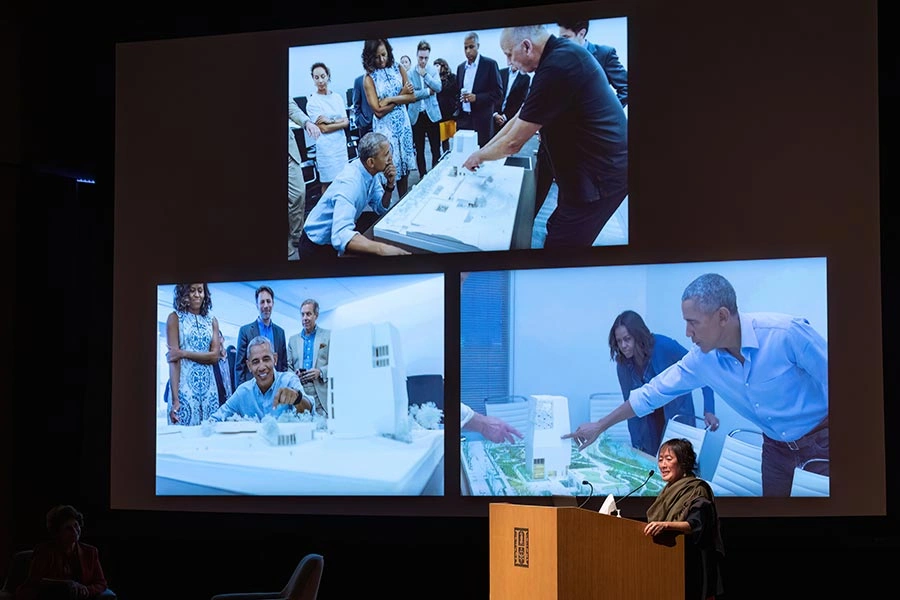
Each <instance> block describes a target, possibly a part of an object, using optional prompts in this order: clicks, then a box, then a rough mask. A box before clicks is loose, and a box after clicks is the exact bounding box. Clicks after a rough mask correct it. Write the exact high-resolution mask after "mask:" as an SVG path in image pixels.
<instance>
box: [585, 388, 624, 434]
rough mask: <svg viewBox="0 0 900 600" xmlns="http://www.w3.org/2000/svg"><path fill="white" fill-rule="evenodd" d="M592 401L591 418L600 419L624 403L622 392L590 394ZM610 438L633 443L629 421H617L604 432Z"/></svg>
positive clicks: (589, 397) (592, 419) (593, 419)
mask: <svg viewBox="0 0 900 600" xmlns="http://www.w3.org/2000/svg"><path fill="white" fill-rule="evenodd" d="M588 400H589V401H590V420H591V421H599V420H600V419H601V418H602V417H605V416H606V415H608V414H609V413H611V412H612V411H613V410H614V409H616V408H617V407H618V406H619V405H620V404H622V402H623V400H622V393H621V392H596V393H594V394H591V395H590V396H588ZM604 435H605V436H607V437H608V438H609V439H610V440H612V441H614V442H621V443H623V444H627V445H629V446H630V445H631V434H630V433H628V422H627V421H622V422H620V423H616V424H615V425H613V426H612V427H610V428H609V429H607V430H606V431H605V432H604Z"/></svg>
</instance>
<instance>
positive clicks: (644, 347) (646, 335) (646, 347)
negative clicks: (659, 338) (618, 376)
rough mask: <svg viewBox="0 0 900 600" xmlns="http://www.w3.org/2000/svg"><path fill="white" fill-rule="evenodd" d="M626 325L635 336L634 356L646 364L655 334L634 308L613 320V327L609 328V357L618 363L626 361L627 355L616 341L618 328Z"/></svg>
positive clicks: (632, 335) (638, 361)
mask: <svg viewBox="0 0 900 600" xmlns="http://www.w3.org/2000/svg"><path fill="white" fill-rule="evenodd" d="M619 327H624V328H625V329H627V330H628V333H629V334H630V335H631V337H633V338H634V358H635V361H636V362H637V363H639V364H642V365H643V364H646V362H647V359H648V358H650V354H651V353H652V352H653V334H652V333H650V330H649V329H647V325H646V324H645V323H644V319H642V318H641V315H639V314H637V313H636V312H634V311H633V310H626V311H624V312H623V313H621V314H620V315H619V316H618V317H616V320H615V321H613V324H612V327H610V328H609V358H610V360H614V361H616V362H618V363H623V362H625V361H626V360H628V359H626V358H625V356H623V355H622V353H621V352H620V351H619V344H618V342H616V329H618V328H619Z"/></svg>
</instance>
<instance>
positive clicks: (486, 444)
mask: <svg viewBox="0 0 900 600" xmlns="http://www.w3.org/2000/svg"><path fill="white" fill-rule="evenodd" d="M460 278H461V282H460V403H461V404H460V425H461V436H460V440H461V442H460V452H461V455H460V462H461V491H462V494H463V495H468V496H578V497H586V496H589V495H592V496H594V497H598V496H600V497H602V496H607V499H608V500H616V499H618V500H619V501H620V502H621V500H623V499H624V498H625V497H627V496H656V495H658V494H659V492H660V491H661V490H662V488H663V487H664V486H665V481H664V480H663V478H662V477H661V475H660V473H659V468H658V467H657V455H658V451H659V448H660V445H661V444H662V443H663V442H665V441H667V440H670V439H672V438H679V439H687V440H689V441H690V442H691V445H692V447H693V450H694V452H695V454H696V457H697V460H696V468H695V473H696V475H697V476H699V477H701V478H702V479H705V480H706V481H707V482H709V483H710V485H711V487H712V489H713V491H714V493H715V494H716V495H717V496H719V497H722V496H739V497H792V496H807V497H808V496H822V497H827V496H829V489H830V486H829V483H830V479H829V477H830V475H829V434H828V320H827V316H828V310H827V297H828V295H827V265H826V259H825V258H820V257H814V258H790V259H766V260H742V261H728V262H692V263H677V264H649V265H627V266H599V267H568V268H554V269H523V270H509V271H472V272H464V273H461V275H460ZM614 504H615V503H614V502H613V505H614Z"/></svg>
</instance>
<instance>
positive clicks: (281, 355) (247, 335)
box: [234, 285, 288, 385]
mask: <svg viewBox="0 0 900 600" xmlns="http://www.w3.org/2000/svg"><path fill="white" fill-rule="evenodd" d="M274 306H275V292H273V291H272V288H270V287H269V286H267V285H261V286H259V287H258V288H256V307H257V309H258V310H259V317H257V318H256V319H255V320H254V321H253V322H252V323H247V324H246V325H244V326H242V327H241V330H240V332H238V348H237V358H236V359H235V361H234V380H235V383H236V384H237V385H241V384H242V383H244V382H245V381H250V380H251V379H253V374H252V373H250V369H248V368H247V345H248V344H249V343H250V340H252V339H253V338H255V337H256V336H258V335H262V336H265V337H267V338H269V341H270V342H272V348H273V349H274V350H275V370H277V371H287V368H288V366H287V341H286V338H285V337H284V329H282V328H281V327H279V326H278V325H276V324H275V323H273V322H272V308H273V307H274Z"/></svg>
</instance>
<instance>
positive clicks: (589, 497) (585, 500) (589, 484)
mask: <svg viewBox="0 0 900 600" xmlns="http://www.w3.org/2000/svg"><path fill="white" fill-rule="evenodd" d="M650 474H651V475H652V474H653V473H652V472H651V473H650ZM645 483H646V482H645ZM581 485H586V486H588V487H590V488H591V492H590V493H589V494H588V497H587V498H585V499H584V502H582V503H581V504H579V505H578V508H584V505H585V504H587V503H588V500H590V499H591V497H592V496H593V495H594V486H593V484H592V483H591V482H590V481H588V480H587V479H585V480H584V481H582V482H581Z"/></svg>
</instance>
